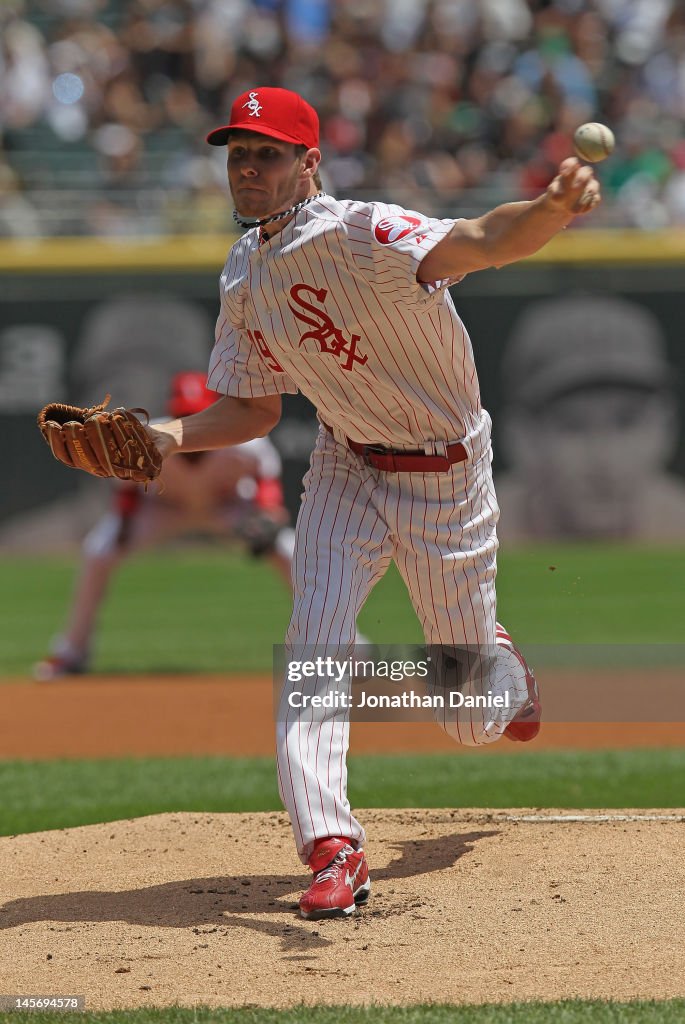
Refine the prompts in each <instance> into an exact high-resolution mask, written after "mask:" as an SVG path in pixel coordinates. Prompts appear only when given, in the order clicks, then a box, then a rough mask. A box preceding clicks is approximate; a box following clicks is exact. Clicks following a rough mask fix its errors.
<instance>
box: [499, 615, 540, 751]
mask: <svg viewBox="0 0 685 1024" xmlns="http://www.w3.org/2000/svg"><path fill="white" fill-rule="evenodd" d="M495 636H496V642H497V643H498V644H502V646H504V647H507V648H508V649H509V650H510V651H511V652H512V654H513V655H514V656H515V657H516V658H517V659H518V661H519V662H520V664H521V667H522V668H523V671H524V672H525V674H526V686H527V687H528V700H527V701H526V702H525V704H524V705H523V707H522V708H521V709H520V711H519V712H518V714H517V715H516V717H515V718H513V719H512V720H511V722H509V725H508V726H507V727H506V729H505V730H504V735H505V736H506V737H507V738H508V739H510V740H514V741H516V742H519V743H528V742H529V741H530V740H534V739H535V737H536V736H537V734H538V733H539V732H540V719H541V718H542V704H541V703H540V691H539V690H538V684H537V681H536V679H535V676H534V675H533V672H532V670H531V669H530V668H529V667H528V664H527V662H526V659H525V658H524V657H523V655H522V654H521V652H520V651H519V649H518V647H517V646H516V644H515V643H514V641H513V640H512V639H511V637H510V636H509V634H508V633H507V631H506V630H505V629H504V628H503V627H502V626H500V624H499V623H497V629H496V633H495Z"/></svg>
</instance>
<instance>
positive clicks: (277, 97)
mask: <svg viewBox="0 0 685 1024" xmlns="http://www.w3.org/2000/svg"><path fill="white" fill-rule="evenodd" d="M233 128H236V129H237V128H240V129H241V130H243V131H248V132H259V134H260V135H270V136H271V138H272V139H281V141H282V142H294V143H295V145H302V146H306V147H307V149H318V147H319V117H318V114H317V113H316V111H315V110H314V108H313V107H310V105H309V104H308V103H307V101H306V100H303V99H302V97H301V96H299V95H298V94H297V93H296V92H291V91H290V89H272V88H270V87H267V86H265V87H264V88H257V89H250V90H248V92H244V93H243V94H242V96H239V97H238V99H237V100H236V101H235V103H234V104H233V106H232V107H231V116H230V120H229V123H228V124H224V125H222V126H221V127H220V128H215V129H214V131H211V132H210V133H209V135H208V136H207V142H208V143H209V144H210V146H225V145H226V143H227V142H228V133H229V132H230V131H231V129H233Z"/></svg>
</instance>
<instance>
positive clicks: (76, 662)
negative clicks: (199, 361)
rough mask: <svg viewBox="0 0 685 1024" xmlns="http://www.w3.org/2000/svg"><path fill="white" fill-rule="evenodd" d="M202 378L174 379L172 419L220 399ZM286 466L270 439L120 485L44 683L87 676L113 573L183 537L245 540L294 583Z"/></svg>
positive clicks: (87, 556) (174, 463) (86, 555)
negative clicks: (155, 478)
mask: <svg viewBox="0 0 685 1024" xmlns="http://www.w3.org/2000/svg"><path fill="white" fill-rule="evenodd" d="M205 381H206V377H205V374H204V373H195V372H185V373H179V374H176V376H175V377H174V379H173V381H172V391H171V397H170V399H169V403H168V412H169V415H170V416H172V417H174V418H177V417H179V416H190V415H192V414H193V413H196V412H201V411H202V410H203V409H206V408H207V407H208V406H210V405H211V404H212V403H213V402H214V401H216V399H217V398H219V397H220V395H218V394H216V392H214V391H209V390H208V389H207V387H206V384H205ZM280 477H281V460H280V456H279V454H278V452H277V451H276V449H275V448H274V446H273V444H272V443H271V441H269V440H268V439H267V438H265V437H258V438H255V439H254V440H253V441H248V442H247V443H246V444H239V445H235V446H233V447H230V448H221V449H217V450H215V451H206V452H190V453H182V454H179V455H178V456H177V457H174V458H171V459H168V460H167V461H166V462H165V463H164V467H163V470H162V474H161V476H160V478H159V482H158V483H156V484H155V485H154V486H152V487H150V488H149V489H148V490H147V491H145V490H144V489H143V488H142V487H140V486H139V485H138V484H134V483H131V484H120V485H119V486H118V487H117V490H116V491H115V493H114V497H113V506H112V508H111V510H110V511H109V512H108V513H107V514H106V515H105V516H104V517H103V518H102V519H101V520H100V522H98V523H97V524H96V525H95V527H93V529H92V530H91V531H90V533H89V534H88V536H87V537H86V538H85V541H84V543H83V560H82V565H81V570H80V573H79V576H78V580H77V583H76V590H75V593H74V596H73V599H72V603H71V608H70V611H69V615H68V618H67V623H66V627H65V629H64V631H63V632H62V633H61V634H60V635H59V636H57V637H55V639H54V641H53V644H52V650H51V654H50V656H49V657H48V658H46V659H45V660H43V661H41V662H38V664H36V665H35V666H34V670H33V674H34V677H35V678H36V679H37V680H39V681H41V682H48V681H50V680H53V679H56V678H59V677H60V676H65V675H71V674H75V673H81V672H84V671H86V669H87V667H88V663H89V658H90V651H91V646H92V638H93V634H94V631H95V628H96V624H97V616H98V612H99V610H100V607H101V605H102V602H103V600H104V597H105V594H106V591H107V587H108V585H109V582H110V579H111V577H112V574H113V572H114V570H115V569H116V568H117V566H118V565H119V564H120V562H121V561H122V559H123V558H126V557H127V556H129V555H131V554H133V553H134V552H137V551H140V550H142V549H144V548H148V547H151V546H153V545H157V544H161V543H163V542H165V541H168V540H170V539H172V538H174V537H179V536H182V535H188V534H193V535H203V536H213V537H217V538H222V539H225V538H237V539H239V540H242V542H243V543H244V544H245V546H246V548H247V550H248V551H250V552H251V553H252V554H253V555H255V556H258V557H262V556H263V557H265V558H267V559H268V560H269V562H270V563H271V564H272V565H273V567H274V568H275V569H276V570H277V572H278V573H279V574H280V576H281V577H282V578H283V579H284V580H285V581H286V582H287V584H288V586H290V585H291V571H290V570H291V558H292V550H293V541H294V531H293V530H292V528H291V527H290V525H289V515H288V512H287V510H286V508H285V506H284V504H283V491H282V487H281V480H280Z"/></svg>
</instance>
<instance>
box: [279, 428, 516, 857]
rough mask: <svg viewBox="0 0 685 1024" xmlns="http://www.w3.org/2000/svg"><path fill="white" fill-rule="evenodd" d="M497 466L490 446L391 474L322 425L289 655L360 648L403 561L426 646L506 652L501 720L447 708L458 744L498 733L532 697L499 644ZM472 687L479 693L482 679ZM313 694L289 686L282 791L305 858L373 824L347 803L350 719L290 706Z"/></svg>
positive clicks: (359, 836)
mask: <svg viewBox="0 0 685 1024" xmlns="http://www.w3.org/2000/svg"><path fill="white" fill-rule="evenodd" d="M490 465H491V456H490V454H489V453H488V455H487V456H486V457H484V458H482V459H480V460H479V461H478V462H476V463H457V464H455V465H454V466H453V467H452V469H451V471H450V472H448V473H440V474H427V475H423V474H417V473H384V472H381V471H379V470H375V469H372V468H370V467H368V466H366V465H365V464H364V463H363V462H362V460H361V459H360V458H359V457H358V456H356V455H355V454H354V453H353V452H351V451H350V450H349V449H348V448H347V447H346V446H345V445H342V444H339V443H338V442H337V441H335V440H334V438H333V437H332V436H331V435H330V434H329V433H328V432H326V431H324V430H321V431H320V432H319V436H318V440H317V445H316V448H315V450H314V452H313V453H312V458H311V463H310V469H309V471H308V473H307V475H306V476H305V480H304V494H303V499H302V506H301V508H300V513H299V516H298V521H297V527H296V542H295V556H294V560H293V591H294V607H293V614H292V618H291V621H290V625H289V627H288V633H287V637H286V657H287V656H288V652H289V651H296V652H297V658H303V657H313V658H315V657H316V656H317V654H321V653H322V650H323V649H324V645H330V646H331V648H333V649H334V651H336V652H337V651H339V650H344V651H346V652H347V655H349V654H350V653H351V652H352V648H353V644H354V638H355V624H356V619H357V615H358V613H359V611H360V610H361V608H362V606H363V604H364V602H365V600H366V598H367V597H368V595H369V593H370V591H371V589H372V587H373V586H374V584H375V583H377V582H378V580H379V579H380V578H381V577H382V576H383V574H384V573H385V571H386V569H387V568H388V565H389V564H390V560H391V559H394V560H395V562H396V564H397V566H398V569H399V571H400V573H401V575H402V577H403V579H404V582H405V584H406V586H407V589H408V591H409V594H410V597H411V601H412V604H413V606H414V609H415V610H416V613H417V615H418V618H419V621H420V622H421V626H422V628H423V631H424V636H425V640H426V643H427V644H445V645H466V644H467V645H478V647H479V648H486V647H487V648H489V649H490V650H496V651H497V662H496V671H495V677H496V685H497V687H499V689H500V690H501V691H502V692H504V691H506V690H508V691H509V694H510V696H509V708H507V709H503V710H502V711H501V712H496V713H497V714H498V715H499V717H498V718H497V719H493V710H492V709H483V708H473V709H468V710H465V709H464V708H461V709H460V710H459V712H458V717H457V713H456V712H455V713H452V714H451V715H450V713H449V712H445V713H444V714H443V713H442V712H437V713H436V717H437V718H438V721H439V722H440V725H441V726H442V727H443V728H444V729H445V730H446V731H447V732H448V733H449V734H450V735H451V736H452V737H453V738H454V739H455V740H456V741H457V742H459V743H465V744H469V745H479V744H483V743H490V742H492V741H493V740H497V739H499V737H500V736H501V735H502V732H503V731H504V729H505V728H506V726H507V725H508V723H509V721H511V719H512V718H513V717H514V716H515V714H516V712H517V711H518V709H519V708H520V707H521V706H522V704H523V703H524V702H525V700H526V698H527V688H526V685H525V680H524V679H523V678H522V673H521V671H520V668H519V666H518V662H517V661H516V659H515V658H514V657H513V656H512V655H511V653H510V652H509V651H507V650H506V649H504V648H495V620H496V595H495V576H496V552H497V535H496V530H495V527H496V523H497V519H498V517H499V510H498V507H497V502H496V499H495V493H494V488H493V484H492V475H491V471H490ZM400 639H401V638H398V640H400ZM500 656H501V665H500ZM489 678H490V686H491V687H492V678H491V677H489ZM329 683H330V681H329V680H325V679H322V680H319V681H317V680H316V679H309V680H307V693H308V694H312V693H315V692H316V688H317V686H318V687H319V688H320V689H321V692H322V693H323V692H325V691H326V689H327V687H328V685H329ZM348 685H349V681H348ZM468 685H469V686H470V687H471V688H472V690H473V688H474V687H477V686H478V682H477V680H476V681H474V680H471V681H470V682H469V684H468ZM302 689H303V684H302V682H288V681H287V680H286V681H285V683H284V689H283V694H282V699H281V707H280V710H279V714H278V716H277V717H278V721H277V725H276V734H277V735H276V745H277V761H278V777H279V789H280V793H281V798H282V800H283V803H284V805H285V807H286V809H287V811H288V813H289V815H290V819H291V822H292V826H293V831H294V835H295V841H296V844H297V849H298V853H299V854H300V857H301V858H302V860H303V861H304V862H306V860H307V856H308V854H309V853H310V852H311V849H312V847H313V844H314V841H315V840H317V839H320V838H324V837H326V836H329V835H339V836H346V837H348V838H350V839H352V840H353V841H355V842H356V843H357V844H362V843H363V842H364V830H363V828H362V826H361V825H360V824H359V822H358V821H357V820H356V819H355V817H354V816H353V814H352V812H351V810H350V805H349V801H348V799H347V767H346V755H347V749H348V742H349V714H348V713H346V712H345V711H344V710H342V711H341V710H340V709H333V710H331V711H328V712H327V711H325V710H321V709H316V710H313V709H312V708H311V707H307V708H304V709H300V708H293V707H290V705H289V702H288V699H287V698H288V695H289V693H290V692H291V691H295V690H297V691H302ZM337 689H338V690H341V689H343V686H338V687H337Z"/></svg>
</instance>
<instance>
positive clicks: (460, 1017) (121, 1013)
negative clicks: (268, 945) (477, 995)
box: [0, 999, 685, 1024]
mask: <svg viewBox="0 0 685 1024" xmlns="http://www.w3.org/2000/svg"><path fill="white" fill-rule="evenodd" d="M684 1017H685V999H670V1000H666V1001H664V1002H657V1001H646V1000H645V1001H636V1002H630V1003H607V1002H604V1001H599V1000H593V1001H585V1000H581V999H572V1000H563V1001H561V1002H556V1003H542V1002H534V1003H533V1002H530V1003H509V1004H508V1005H506V1006H501V1005H493V1004H486V1005H484V1006H450V1005H443V1004H433V1005H431V1006H371V1007H356V1006H326V1007H318V1006H317V1007H304V1006H302V1007H296V1008H294V1009H292V1010H267V1009H260V1008H257V1007H254V1008H253V1007H246V1008H245V1009H235V1010H233V1009H231V1010H229V1009H226V1010H222V1009H219V1010H210V1009H208V1008H206V1007H196V1008H194V1009H187V1010H186V1009H181V1008H178V1007H173V1008H167V1009H159V1010H158V1009H150V1010H148V1009H142V1010H116V1011H112V1012H109V1013H89V1012H87V1011H86V1012H85V1013H11V1014H10V1013H2V1014H0V1022H2V1024H55V1021H61V1022H63V1024H657V1022H658V1024H680V1022H681V1021H682V1020H683V1018H684Z"/></svg>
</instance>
